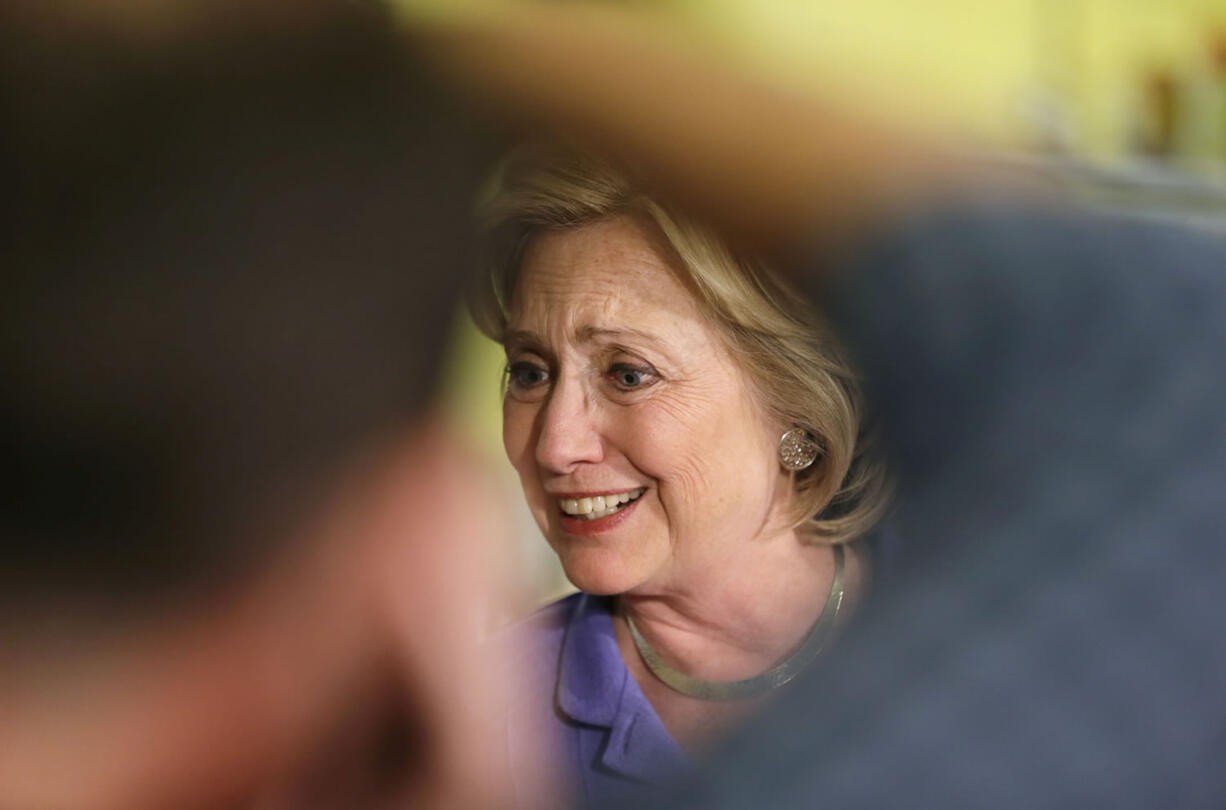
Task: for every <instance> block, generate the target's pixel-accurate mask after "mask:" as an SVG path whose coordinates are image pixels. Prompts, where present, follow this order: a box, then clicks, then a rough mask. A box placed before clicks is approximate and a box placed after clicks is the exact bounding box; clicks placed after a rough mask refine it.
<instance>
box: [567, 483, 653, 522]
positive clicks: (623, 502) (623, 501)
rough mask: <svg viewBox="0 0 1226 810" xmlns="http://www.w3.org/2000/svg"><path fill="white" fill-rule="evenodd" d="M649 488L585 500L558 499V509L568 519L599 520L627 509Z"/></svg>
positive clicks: (610, 493)
mask: <svg viewBox="0 0 1226 810" xmlns="http://www.w3.org/2000/svg"><path fill="white" fill-rule="evenodd" d="M646 491H647V487H639V488H638V489H630V490H626V491H625V492H608V493H605V494H604V495H594V496H591V497H583V498H558V508H559V509H561V510H562V514H564V515H566V517H568V518H571V519H577V520H599V519H600V518H603V517H609V516H610V515H614V514H616V513H618V512H620V511H621V510H622V509H625V508H626V507H627V506H628V505H630V504H632V503H634V502H635V501H636V500H638V499H639V497H640V496H642V494H643V493H644V492H646Z"/></svg>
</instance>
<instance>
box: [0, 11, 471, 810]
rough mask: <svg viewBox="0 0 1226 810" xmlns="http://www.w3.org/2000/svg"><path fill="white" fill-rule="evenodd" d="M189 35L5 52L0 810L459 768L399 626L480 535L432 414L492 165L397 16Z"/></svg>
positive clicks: (239, 17) (153, 803)
mask: <svg viewBox="0 0 1226 810" xmlns="http://www.w3.org/2000/svg"><path fill="white" fill-rule="evenodd" d="M144 5H145V4H138V6H144ZM167 7H168V8H170V7H174V8H176V9H178V10H179V11H180V12H182V13H181V14H178V15H174V14H165V15H163V16H161V17H159V18H158V20H157V24H156V25H151V24H146V23H148V22H149V20H146V19H143V18H142V17H141V16H140V15H139V14H136V13H133V16H131V17H130V18H121V17H118V16H115V17H113V18H112V17H110V16H108V15H109V14H118V13H119V12H118V6H115V7H114V8H112V7H111V6H109V5H108V4H87V3H77V4H70V7H69V8H68V10H65V11H64V12H63V16H62V17H60V18H57V17H56V14H55V12H54V11H52V10H49V9H48V8H47V7H46V6H45V5H44V4H37V5H36V4H26V5H22V4H18V5H17V6H13V7H11V8H9V9H8V10H6V11H5V12H3V15H4V16H9V17H11V19H9V20H7V21H5V23H4V24H3V25H0V30H2V31H3V33H0V40H2V43H0V71H2V73H0V82H2V83H3V91H2V92H0V103H2V104H3V110H2V111H0V116H2V118H3V120H4V121H5V122H6V124H5V128H6V134H5V136H4V142H3V150H2V152H0V161H2V165H0V171H2V173H3V176H4V177H5V182H4V184H3V186H4V191H3V192H2V193H3V195H4V197H5V203H6V204H5V205H4V210H6V211H8V212H9V215H8V217H7V218H6V220H5V224H4V225H3V229H4V237H3V239H2V240H0V244H2V245H3V247H2V248H0V250H2V251H3V253H2V256H0V267H3V271H2V272H3V289H4V294H3V295H2V296H0V335H2V338H0V363H2V371H0V413H2V417H0V446H2V447H3V456H4V467H5V470H6V475H5V484H4V488H3V489H4V494H3V496H0V501H2V505H0V535H2V540H0V616H3V617H4V619H3V625H2V626H0V649H3V650H4V652H3V653H2V654H0V658H2V659H3V660H2V661H0V806H3V807H76V806H81V807H85V806H88V807H95V808H98V807H112V806H114V807H120V806H122V807H129V808H134V807H196V806H200V807H211V806H232V805H233V806H250V804H251V801H252V800H253V799H254V798H256V797H261V796H264V797H267V796H278V795H290V796H294V791H295V790H299V789H300V788H299V787H297V783H299V782H300V781H301V780H300V779H299V775H300V773H301V772H303V771H304V770H315V771H317V772H319V773H320V776H319V783H320V785H321V786H326V787H327V789H326V790H325V789H323V788H322V787H321V788H320V789H319V790H308V791H307V793H306V796H307V797H309V800H306V799H304V798H303V797H301V796H296V797H295V800H294V801H295V805H296V806H317V805H322V806H331V805H332V804H335V805H337V806H364V805H363V803H364V802H366V801H367V800H370V801H375V800H381V799H383V798H386V797H388V796H392V795H395V794H397V792H398V791H400V790H401V789H402V788H403V785H404V783H405V782H406V781H410V780H411V777H412V774H410V773H409V771H410V770H411V769H412V768H417V767H424V766H422V765H421V763H423V762H427V760H429V759H430V758H434V759H436V760H437V759H440V758H442V757H443V755H444V753H445V745H440V746H436V747H434V748H432V749H431V751H430V752H429V753H428V755H427V753H426V752H424V751H422V750H419V749H415V746H420V745H421V744H422V743H421V741H422V740H423V739H427V738H428V736H429V735H428V731H427V729H425V728H423V726H425V725H428V724H429V718H428V717H426V713H427V712H425V711H422V710H421V709H422V707H425V708H426V709H428V708H429V704H430V700H429V689H430V685H429V684H422V683H417V684H404V683H401V682H399V681H398V680H397V674H396V673H397V671H398V669H397V661H396V659H397V657H398V656H406V655H413V654H415V653H414V652H413V651H412V650H410V649H408V647H411V646H412V644H421V645H425V646H428V645H429V644H430V643H431V642H430V641H429V640H428V639H429V638H430V637H431V636H430V634H431V633H433V634H437V635H439V636H442V637H449V633H448V631H449V630H450V629H454V628H448V627H447V626H446V621H444V620H436V621H434V622H433V623H432V624H431V626H430V627H429V632H428V633H415V632H414V629H413V628H412V627H407V626H404V625H403V624H401V625H397V624H396V622H397V621H412V619H411V618H403V617H405V616H408V617H412V616H413V615H414V614H415V613H419V614H420V613H424V611H421V610H420V609H421V608H423V607H424V605H428V604H429V602H430V588H431V587H441V586H435V585H433V584H432V583H433V582H435V581H437V580H438V579H439V577H445V576H446V575H447V574H448V573H455V572H456V571H457V570H463V563H462V561H460V559H459V557H458V556H455V555H461V554H463V553H465V552H464V549H465V548H466V546H465V544H464V542H463V540H462V538H464V537H466V536H471V535H474V534H477V533H479V532H480V531H483V530H484V529H485V528H486V527H485V526H479V527H477V526H473V525H472V522H473V521H474V520H476V518H473V517H469V518H467V521H468V523H465V522H464V519H463V518H462V517H461V515H463V514H466V510H464V509H462V508H459V503H460V502H459V500H458V498H459V497H461V495H459V494H458V493H459V490H460V487H461V486H468V487H475V486H477V484H476V483H474V482H472V481H471V480H470V479H468V478H467V477H466V470H465V469H464V467H463V465H462V464H461V463H460V462H459V461H457V460H456V458H455V453H454V452H452V451H451V449H450V448H449V447H448V446H447V443H446V440H445V438H442V437H441V436H440V435H439V433H438V431H436V430H434V429H432V428H431V427H430V425H429V423H428V420H427V419H426V418H425V416H424V414H425V413H426V412H427V406H428V403H429V400H430V396H431V393H432V390H433V379H434V376H435V372H436V366H437V362H438V358H439V354H440V351H439V348H440V343H441V338H442V335H443V331H444V329H445V327H446V325H447V322H448V320H449V318H450V316H451V313H452V311H453V307H452V303H453V289H452V288H453V285H454V284H455V279H457V278H458V277H459V276H460V274H459V273H458V272H456V270H455V268H456V266H457V265H459V264H461V263H462V262H463V261H464V258H463V255H462V251H461V247H462V245H463V244H464V239H463V234H464V231H465V228H466V220H467V217H466V213H467V211H466V209H467V195H468V192H469V190H470V189H471V188H472V187H473V185H474V183H473V177H474V176H475V172H476V171H477V170H479V169H480V167H481V157H482V153H483V151H484V150H483V148H482V146H481V145H480V144H478V143H477V142H476V140H477V139H475V138H474V137H472V135H471V134H470V133H469V132H468V131H467V130H466V129H463V128H462V127H460V126H459V125H458V124H457V121H456V119H455V118H454V117H453V116H451V115H450V114H449V113H448V112H447V111H446V110H445V109H444V107H443V106H442V105H441V104H440V103H439V102H438V101H437V100H436V99H432V98H429V97H428V95H427V93H426V92H425V91H424V90H423V89H422V87H421V86H419V84H418V82H417V80H416V79H415V70H414V68H413V66H412V65H410V64H409V63H408V61H407V60H406V59H405V58H404V55H403V52H402V51H403V49H402V48H401V47H400V46H399V44H398V42H397V38H396V36H395V32H394V31H392V30H391V28H390V26H389V25H388V24H387V21H386V20H385V19H383V18H382V17H381V16H380V15H379V14H377V13H375V12H373V11H371V9H369V8H365V7H359V6H357V5H356V4H347V3H324V2H320V3H309V4H307V3H302V4H286V3H256V4H219V5H216V6H215V7H213V10H212V11H206V10H205V9H208V8H209V5H208V4H196V5H192V4H167ZM86 12H88V13H86ZM273 32H275V33H273ZM471 494H472V493H471V491H470V492H468V493H467V496H468V497H471ZM449 499H450V500H449ZM467 503H471V501H467ZM427 504H429V506H430V508H426V505H427ZM450 507H455V508H450ZM467 513H471V510H467ZM448 521H450V522H448ZM425 537H428V538H429V542H428V543H427V542H426V541H425V540H423V538H425ZM440 546H446V548H447V550H446V551H443V550H440V548H439V547H440ZM430 554H433V555H434V556H427V555H430ZM444 554H452V555H453V556H452V557H451V558H447V559H443V558H442V557H441V556H440V555H444ZM433 567H437V569H438V570H437V571H435V570H434V568H433ZM440 572H441V573H440ZM435 574H438V575H439V576H438V577H436V576H434V575H435ZM396 577H401V578H404V577H412V578H414V579H412V580H411V582H412V583H416V584H410V585H409V586H407V587H400V586H398V584H397V583H396V582H395V578H396ZM385 598H386V599H400V600H402V602H403V604H399V605H389V604H388V603H387V602H386V601H384V602H380V600H383V599H385ZM414 600H417V601H416V602H414ZM418 603H422V604H418ZM380 616H383V617H388V616H392V617H402V618H390V619H386V620H384V621H383V622H382V623H380V622H381V620H380V619H379V617H380ZM457 621H458V619H457ZM406 639H407V640H406ZM444 657H446V656H444ZM426 680H428V678H427V679H426ZM414 689H416V690H418V693H417V694H416V695H415V694H414V692H413V690H414ZM414 700H418V701H419V702H420V704H421V705H420V706H417V707H414V706H411V705H406V704H411V703H412V702H413V701H414ZM389 706H391V707H392V708H393V709H397V708H398V710H399V711H398V712H397V711H391V710H389V709H388V707H389ZM389 718H390V719H389ZM410 719H411V722H410ZM398 723H399V725H397V724H398ZM414 723H416V724H417V727H413V724H414ZM449 733H451V732H449ZM457 733H458V732H457ZM317 739H327V740H329V741H330V742H329V745H332V746H333V747H334V748H336V749H337V750H322V749H321V748H320V747H319V746H317V745H315V743H314V741H315V740H317ZM320 761H323V762H326V763H328V765H326V766H323V767H312V765H311V763H312V762H314V763H315V764H316V765H318V763H319V762H320ZM329 791H330V792H329Z"/></svg>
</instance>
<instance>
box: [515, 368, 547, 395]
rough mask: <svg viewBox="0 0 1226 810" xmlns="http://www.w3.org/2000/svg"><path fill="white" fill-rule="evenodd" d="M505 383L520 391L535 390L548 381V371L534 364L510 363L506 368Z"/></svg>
mask: <svg viewBox="0 0 1226 810" xmlns="http://www.w3.org/2000/svg"><path fill="white" fill-rule="evenodd" d="M507 381H508V383H509V384H510V385H511V387H512V388H518V389H520V390H527V389H530V388H536V387H537V386H538V385H542V384H544V383H546V382H548V381H549V371H548V370H546V369H545V368H544V367H543V366H538V365H536V364H535V363H524V362H519V363H512V364H511V365H509V366H507Z"/></svg>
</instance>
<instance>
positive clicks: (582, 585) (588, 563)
mask: <svg viewBox="0 0 1226 810" xmlns="http://www.w3.org/2000/svg"><path fill="white" fill-rule="evenodd" d="M558 558H559V560H560V561H561V563H562V570H563V571H564V572H565V573H566V578H567V579H568V580H570V583H571V584H572V585H574V586H575V587H576V588H578V589H579V590H581V591H584V592H585V593H590V594H594V595H596V596H615V595H617V594H619V593H625V592H626V591H629V590H632V589H633V588H635V587H637V586H638V585H640V584H641V583H642V582H643V581H644V580H645V579H646V576H645V574H644V573H643V572H642V571H636V570H635V569H636V566H633V565H628V564H627V561H626V560H624V559H623V558H622V555H620V554H614V553H610V552H609V551H608V550H607V549H564V550H559V553H558Z"/></svg>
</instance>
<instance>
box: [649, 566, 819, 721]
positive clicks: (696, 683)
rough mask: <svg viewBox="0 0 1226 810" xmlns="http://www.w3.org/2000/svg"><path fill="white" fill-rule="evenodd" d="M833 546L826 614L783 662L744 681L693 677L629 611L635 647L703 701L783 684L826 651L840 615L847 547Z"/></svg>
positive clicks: (672, 684) (666, 678)
mask: <svg viewBox="0 0 1226 810" xmlns="http://www.w3.org/2000/svg"><path fill="white" fill-rule="evenodd" d="M833 548H834V580H833V581H832V582H831V583H830V596H829V597H827V598H826V606H825V607H823V608H822V615H821V616H819V617H818V618H817V621H816V622H815V623H814V625H813V627H812V628H811V629H810V630H809V633H808V635H806V636H805V639H804V641H802V642H801V643H800V646H799V647H797V648H796V651H795V652H793V653H792V654H791V655H789V656H788V657H787V658H786V659H784V661H783V663H781V664H779V665H778V666H775V667H773V668H771V669H769V670H767V671H766V672H763V673H762V674H761V675H756V676H754V677H752V678H746V679H745V680H742V681H704V680H702V679H700V678H693V677H691V676H689V675H685V674H683V673H681V672H678V671H677V670H675V669H673V668H672V667H670V666H669V665H668V664H666V663H664V661H663V660H662V659H661V658H660V655H659V653H657V652H656V651H655V649H654V648H653V647H652V646H651V645H650V644H648V643H647V639H645V638H643V636H642V635H641V634H640V633H639V630H638V628H637V627H635V626H634V620H633V619H631V618H630V614H629V613H627V614H626V626H627V627H629V628H630V637H631V638H632V639H634V646H635V648H637V649H638V651H639V655H640V656H641V657H642V659H643V663H644V664H646V665H647V668H648V669H649V670H651V674H652V675H655V676H656V677H657V678H659V679H660V680H661V681H662V682H663V683H664V684H665V685H666V686H668V687H669V688H671V689H674V690H675V691H677V692H680V693H681V694H683V695H689V696H690V697H693V698H698V699H699V700H744V699H746V698H751V697H757V696H758V695H764V694H766V693H767V692H770V691H772V690H774V689H778V688H779V687H781V686H783V685H784V684H785V683H787V682H788V681H790V680H792V679H793V678H795V677H796V676H797V675H799V674H800V672H801V671H802V670H803V669H804V668H805V667H807V666H808V665H809V664H810V663H811V662H812V661H813V659H814V658H816V657H817V654H818V653H820V652H821V651H822V647H824V646H825V644H826V640H827V639H828V638H829V637H830V630H831V628H832V627H834V620H835V617H836V616H838V615H839V608H840V607H842V605H843V547H842V546H841V545H837V546H834V547H833Z"/></svg>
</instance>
